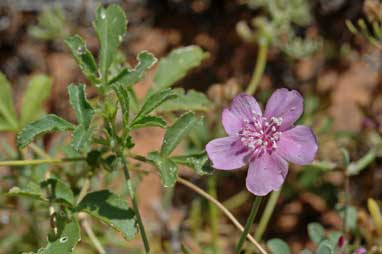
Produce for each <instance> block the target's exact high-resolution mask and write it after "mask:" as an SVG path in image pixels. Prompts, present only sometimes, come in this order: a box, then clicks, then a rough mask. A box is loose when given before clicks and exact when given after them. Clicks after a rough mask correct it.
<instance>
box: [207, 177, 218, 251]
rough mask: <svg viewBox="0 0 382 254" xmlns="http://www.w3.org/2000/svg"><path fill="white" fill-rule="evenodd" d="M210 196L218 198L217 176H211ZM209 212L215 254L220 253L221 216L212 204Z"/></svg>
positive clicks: (209, 182) (209, 179) (209, 184)
mask: <svg viewBox="0 0 382 254" xmlns="http://www.w3.org/2000/svg"><path fill="white" fill-rule="evenodd" d="M207 181H208V183H207V184H208V194H210V195H211V196H212V197H214V198H216V197H217V193H216V176H215V175H212V176H209V177H208V179H207ZM208 210H209V217H210V224H211V235H212V248H213V252H214V253H215V254H217V253H219V249H218V248H219V246H218V238H219V237H218V231H219V230H218V219H219V214H218V210H217V209H216V207H215V206H213V205H212V203H209V206H208Z"/></svg>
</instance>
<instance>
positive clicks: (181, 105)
mask: <svg viewBox="0 0 382 254" xmlns="http://www.w3.org/2000/svg"><path fill="white" fill-rule="evenodd" d="M173 91H174V92H175V94H176V98H175V99H173V100H169V101H166V102H164V103H163V104H162V105H161V106H160V107H159V108H158V109H157V110H156V112H168V111H182V110H183V111H186V110H191V111H208V110H209V109H211V107H212V104H211V102H210V101H209V100H208V98H207V97H206V96H205V95H204V94H203V93H201V92H197V91H194V90H190V91H188V92H187V93H185V91H184V89H183V88H176V89H174V90H173Z"/></svg>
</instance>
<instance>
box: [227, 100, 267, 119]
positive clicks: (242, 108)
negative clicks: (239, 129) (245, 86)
mask: <svg viewBox="0 0 382 254" xmlns="http://www.w3.org/2000/svg"><path fill="white" fill-rule="evenodd" d="M229 110H230V111H231V112H232V114H234V115H235V116H236V117H237V118H238V119H240V120H242V121H243V120H252V117H253V113H256V114H259V115H262V112H261V109H260V106H259V104H258V103H257V101H256V99H255V98H254V97H253V96H249V95H247V94H244V93H242V94H239V95H238V96H236V97H235V98H234V99H233V101H232V104H231V107H230V108H229Z"/></svg>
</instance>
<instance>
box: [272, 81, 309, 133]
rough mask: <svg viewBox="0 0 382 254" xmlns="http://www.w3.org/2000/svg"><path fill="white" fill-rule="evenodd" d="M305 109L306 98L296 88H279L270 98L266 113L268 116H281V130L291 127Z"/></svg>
mask: <svg viewBox="0 0 382 254" xmlns="http://www.w3.org/2000/svg"><path fill="white" fill-rule="evenodd" d="M303 110H304V99H303V98H302V96H301V95H300V93H299V92H297V91H296V90H292V91H288V89H286V88H282V89H277V90H276V91H275V92H274V93H273V94H272V96H271V98H269V100H268V103H267V106H266V107H265V112H264V115H265V116H266V117H267V118H271V117H281V118H282V119H283V121H282V123H281V127H280V130H286V129H289V128H290V127H291V126H292V125H293V123H294V122H295V121H297V119H298V118H300V116H301V114H302V112H303Z"/></svg>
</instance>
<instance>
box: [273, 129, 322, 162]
mask: <svg viewBox="0 0 382 254" xmlns="http://www.w3.org/2000/svg"><path fill="white" fill-rule="evenodd" d="M317 149H318V146H317V139H316V136H315V135H314V133H313V131H312V129H311V128H308V127H306V126H302V125H298V126H296V127H294V128H292V129H290V130H287V131H285V132H283V133H282V135H281V138H280V141H279V142H278V143H277V149H276V153H278V154H280V156H281V157H283V158H284V159H286V160H288V161H290V162H293V163H295V164H297V165H305V164H308V163H311V162H312V161H313V159H314V157H315V156H316V152H317Z"/></svg>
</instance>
